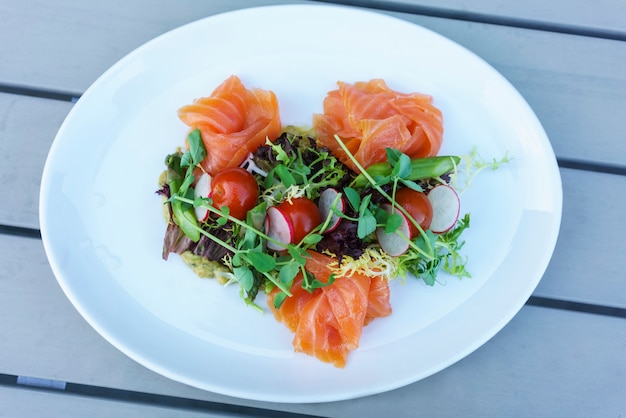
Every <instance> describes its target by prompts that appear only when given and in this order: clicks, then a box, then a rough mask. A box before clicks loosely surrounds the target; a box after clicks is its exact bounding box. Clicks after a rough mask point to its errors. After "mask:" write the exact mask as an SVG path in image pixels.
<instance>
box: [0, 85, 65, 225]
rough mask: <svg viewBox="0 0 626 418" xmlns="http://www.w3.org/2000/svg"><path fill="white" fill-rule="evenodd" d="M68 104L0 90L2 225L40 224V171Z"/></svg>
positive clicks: (0, 217)
mask: <svg viewBox="0 0 626 418" xmlns="http://www.w3.org/2000/svg"><path fill="white" fill-rule="evenodd" d="M71 107H72V104H71V103H69V102H60V101H56V100H47V99H39V98H33V97H27V96H20V95H13V94H2V93H0V115H1V116H0V184H2V191H3V194H4V197H3V198H2V200H1V203H0V223H1V224H8V225H12V226H19V227H25V228H38V227H39V219H38V217H39V211H38V209H39V184H40V182H41V174H42V171H43V167H44V164H45V161H46V157H47V155H48V150H49V149H50V146H51V145H52V141H53V139H54V136H55V135H56V131H57V129H58V128H59V127H60V126H61V123H62V122H63V119H65V116H67V113H68V112H69V110H70V109H71ZM9 196H10V198H9Z"/></svg>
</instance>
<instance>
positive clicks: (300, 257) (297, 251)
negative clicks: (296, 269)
mask: <svg viewBox="0 0 626 418" xmlns="http://www.w3.org/2000/svg"><path fill="white" fill-rule="evenodd" d="M287 251H288V252H289V255H290V256H291V257H292V258H293V259H294V260H295V261H296V263H298V264H300V265H301V266H303V265H305V264H306V258H305V257H308V256H309V254H308V253H307V252H306V251H304V250H303V249H302V248H300V247H295V246H293V245H289V246H288V247H287Z"/></svg>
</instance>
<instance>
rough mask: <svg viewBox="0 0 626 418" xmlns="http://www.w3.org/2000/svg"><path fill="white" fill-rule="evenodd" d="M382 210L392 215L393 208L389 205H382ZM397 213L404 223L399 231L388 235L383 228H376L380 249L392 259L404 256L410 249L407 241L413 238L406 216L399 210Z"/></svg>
mask: <svg viewBox="0 0 626 418" xmlns="http://www.w3.org/2000/svg"><path fill="white" fill-rule="evenodd" d="M381 208H382V209H384V210H385V211H387V213H392V212H391V208H392V207H391V205H389V204H384V205H381ZM395 213H397V214H398V215H400V216H401V217H402V222H401V223H400V226H399V227H398V229H396V230H395V231H394V232H392V233H387V232H385V228H383V227H378V228H376V238H378V243H379V244H380V248H382V249H383V251H384V252H386V253H387V254H389V255H390V256H392V257H397V256H399V255H402V254H404V253H405V252H406V250H408V249H409V243H408V241H407V239H408V238H410V236H411V228H410V226H409V221H408V219H407V218H406V216H404V215H403V214H402V213H401V212H399V211H397V210H396V211H395Z"/></svg>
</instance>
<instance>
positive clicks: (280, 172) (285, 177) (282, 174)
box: [274, 164, 296, 187]
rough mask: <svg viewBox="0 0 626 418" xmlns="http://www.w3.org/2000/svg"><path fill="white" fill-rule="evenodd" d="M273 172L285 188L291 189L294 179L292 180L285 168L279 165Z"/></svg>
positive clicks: (294, 182)
mask: <svg viewBox="0 0 626 418" xmlns="http://www.w3.org/2000/svg"><path fill="white" fill-rule="evenodd" d="M274 172H275V173H276V175H277V176H278V178H279V179H280V181H281V182H283V184H284V185H285V187H291V186H293V185H295V184H296V179H295V178H293V176H292V175H291V173H290V172H289V169H288V168H287V166H285V165H283V164H279V165H277V166H276V168H275V169H274Z"/></svg>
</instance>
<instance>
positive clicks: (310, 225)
mask: <svg viewBox="0 0 626 418" xmlns="http://www.w3.org/2000/svg"><path fill="white" fill-rule="evenodd" d="M278 209H280V210H281V211H282V212H283V213H284V214H285V216H287V217H288V218H289V220H290V221H291V225H292V228H293V236H292V238H291V242H292V243H295V244H297V243H299V242H300V241H302V239H303V238H304V237H305V236H306V235H307V234H308V233H309V232H311V231H312V230H313V229H315V227H316V226H318V225H319V224H321V223H322V215H320V211H319V209H318V208H317V205H316V204H315V202H313V201H312V200H311V199H308V198H306V197H298V198H295V199H291V201H289V200H285V201H284V202H282V203H280V204H279V205H278Z"/></svg>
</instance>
